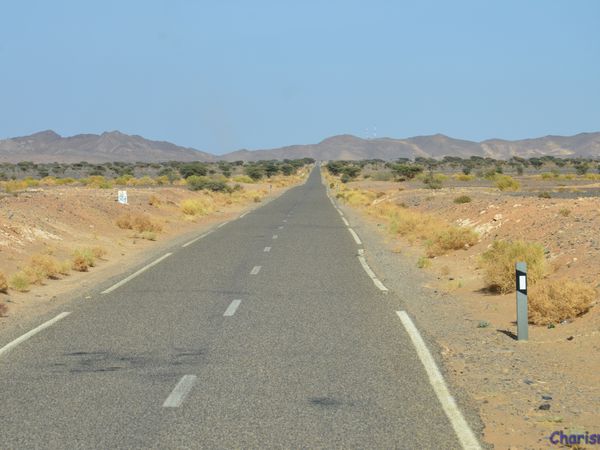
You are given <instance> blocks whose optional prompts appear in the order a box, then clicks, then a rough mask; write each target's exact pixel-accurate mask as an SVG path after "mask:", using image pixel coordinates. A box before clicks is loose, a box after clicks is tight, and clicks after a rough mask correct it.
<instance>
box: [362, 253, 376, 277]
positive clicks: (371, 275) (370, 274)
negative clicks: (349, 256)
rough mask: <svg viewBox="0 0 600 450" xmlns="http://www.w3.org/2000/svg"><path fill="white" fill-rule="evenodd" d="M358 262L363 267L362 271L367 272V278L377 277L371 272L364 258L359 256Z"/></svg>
mask: <svg viewBox="0 0 600 450" xmlns="http://www.w3.org/2000/svg"><path fill="white" fill-rule="evenodd" d="M358 260H359V261H360V265H361V266H363V269H365V272H367V275H369V277H371V278H377V275H375V272H373V271H372V270H371V268H370V267H369V265H368V264H367V261H366V260H365V257H364V256H359V257H358Z"/></svg>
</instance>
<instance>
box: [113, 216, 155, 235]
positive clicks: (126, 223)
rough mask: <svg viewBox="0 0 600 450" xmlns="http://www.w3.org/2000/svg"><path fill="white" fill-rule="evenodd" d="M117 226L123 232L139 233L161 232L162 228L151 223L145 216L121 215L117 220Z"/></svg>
mask: <svg viewBox="0 0 600 450" xmlns="http://www.w3.org/2000/svg"><path fill="white" fill-rule="evenodd" d="M117 226H118V227H119V228H122V229H124V230H135V231H137V232H139V233H141V232H143V231H152V232H160V231H162V227H161V226H160V225H159V224H157V223H154V222H152V220H151V219H150V217H148V216H147V215H145V214H131V213H127V214H123V215H122V216H119V217H118V218H117Z"/></svg>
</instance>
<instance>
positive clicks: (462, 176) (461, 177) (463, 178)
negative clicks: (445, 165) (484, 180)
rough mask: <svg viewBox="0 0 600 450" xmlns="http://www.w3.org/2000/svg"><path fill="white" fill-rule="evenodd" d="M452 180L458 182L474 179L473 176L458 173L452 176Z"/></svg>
mask: <svg viewBox="0 0 600 450" xmlns="http://www.w3.org/2000/svg"><path fill="white" fill-rule="evenodd" d="M454 178H455V179H457V180H458V181H473V180H474V179H475V175H465V174H464V173H458V174H456V175H454Z"/></svg>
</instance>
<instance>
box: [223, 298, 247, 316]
mask: <svg viewBox="0 0 600 450" xmlns="http://www.w3.org/2000/svg"><path fill="white" fill-rule="evenodd" d="M240 303H242V301H241V300H234V301H232V302H231V305H229V307H228V308H227V309H226V310H225V312H224V313H223V316H225V317H229V316H233V315H234V314H235V310H236V309H238V306H240Z"/></svg>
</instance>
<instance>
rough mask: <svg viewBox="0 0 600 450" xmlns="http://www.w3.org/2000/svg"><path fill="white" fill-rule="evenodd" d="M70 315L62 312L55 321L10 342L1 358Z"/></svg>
mask: <svg viewBox="0 0 600 450" xmlns="http://www.w3.org/2000/svg"><path fill="white" fill-rule="evenodd" d="M69 314H71V313H70V312H62V313H60V314H59V315H58V316H56V317H55V318H54V319H50V320H49V321H47V322H44V323H43V324H41V325H39V326H38V327H36V328H34V329H33V330H31V331H28V332H27V333H25V334H24V335H22V336H19V337H18V338H16V339H15V340H14V341H12V342H9V343H8V344H6V345H5V346H4V347H2V348H0V356H2V355H3V354H4V353H6V352H8V351H10V350H12V349H13V348H15V347H16V346H17V345H19V344H20V343H21V342H25V341H26V340H27V339H29V338H30V337H32V336H34V335H36V334H38V333H39V332H40V331H42V330H44V329H46V328H48V327H49V326H52V325H54V324H55V323H56V322H58V321H59V320H61V319H64V318H65V317H67V316H68V315H69Z"/></svg>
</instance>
